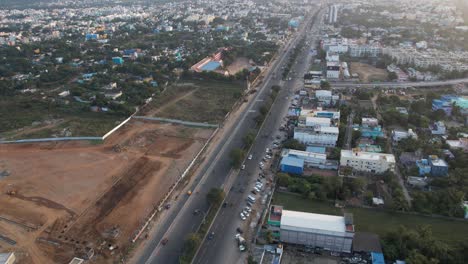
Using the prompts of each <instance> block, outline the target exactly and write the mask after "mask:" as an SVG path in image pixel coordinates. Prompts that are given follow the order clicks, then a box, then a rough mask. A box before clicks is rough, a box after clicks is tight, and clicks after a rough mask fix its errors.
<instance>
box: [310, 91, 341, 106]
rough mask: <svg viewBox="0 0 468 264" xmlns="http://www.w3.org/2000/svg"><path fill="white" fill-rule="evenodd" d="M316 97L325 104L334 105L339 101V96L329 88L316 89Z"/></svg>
mask: <svg viewBox="0 0 468 264" xmlns="http://www.w3.org/2000/svg"><path fill="white" fill-rule="evenodd" d="M315 98H316V99H317V100H318V101H319V102H320V103H322V104H324V105H332V104H335V103H336V102H337V101H338V99H339V96H338V95H333V94H332V92H331V91H329V90H317V91H315Z"/></svg>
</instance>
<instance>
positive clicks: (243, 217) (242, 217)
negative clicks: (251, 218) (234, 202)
mask: <svg viewBox="0 0 468 264" xmlns="http://www.w3.org/2000/svg"><path fill="white" fill-rule="evenodd" d="M240 218H241V219H242V221H245V219H247V217H245V215H244V214H243V213H240Z"/></svg>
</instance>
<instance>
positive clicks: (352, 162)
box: [340, 149, 396, 173]
mask: <svg viewBox="0 0 468 264" xmlns="http://www.w3.org/2000/svg"><path fill="white" fill-rule="evenodd" d="M395 163H396V162H395V156H394V155H393V154H385V153H374V152H364V151H358V149H353V150H341V158H340V166H343V167H351V168H353V169H354V170H356V171H362V172H371V173H384V172H386V171H387V170H389V171H394V170H395Z"/></svg>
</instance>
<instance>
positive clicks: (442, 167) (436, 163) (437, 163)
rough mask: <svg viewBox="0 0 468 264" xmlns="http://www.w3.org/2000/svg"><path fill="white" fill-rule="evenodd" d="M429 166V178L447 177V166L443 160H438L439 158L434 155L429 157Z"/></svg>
mask: <svg viewBox="0 0 468 264" xmlns="http://www.w3.org/2000/svg"><path fill="white" fill-rule="evenodd" d="M429 164H430V165H431V176H434V177H440V176H447V174H448V164H447V162H445V160H443V159H439V157H437V156H435V155H431V156H429Z"/></svg>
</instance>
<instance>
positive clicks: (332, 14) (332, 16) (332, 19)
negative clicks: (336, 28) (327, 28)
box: [328, 5, 339, 24]
mask: <svg viewBox="0 0 468 264" xmlns="http://www.w3.org/2000/svg"><path fill="white" fill-rule="evenodd" d="M338 9H339V6H338V5H331V6H329V7H328V23H329V24H335V23H336V21H337V20H338Z"/></svg>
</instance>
